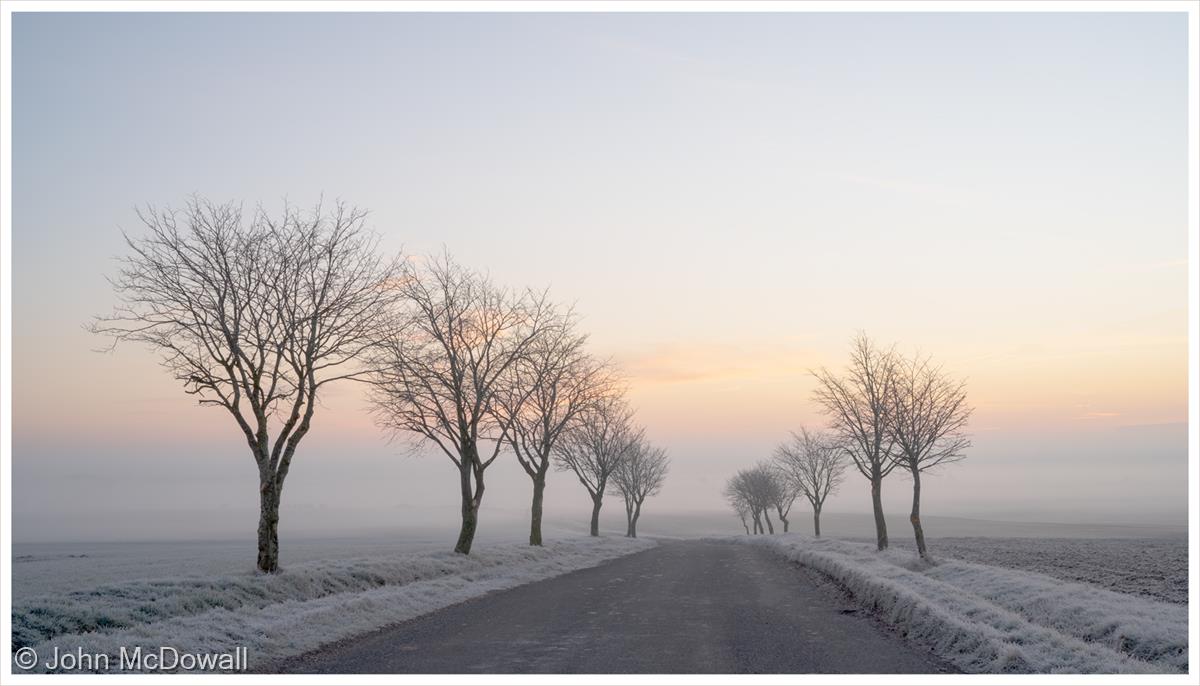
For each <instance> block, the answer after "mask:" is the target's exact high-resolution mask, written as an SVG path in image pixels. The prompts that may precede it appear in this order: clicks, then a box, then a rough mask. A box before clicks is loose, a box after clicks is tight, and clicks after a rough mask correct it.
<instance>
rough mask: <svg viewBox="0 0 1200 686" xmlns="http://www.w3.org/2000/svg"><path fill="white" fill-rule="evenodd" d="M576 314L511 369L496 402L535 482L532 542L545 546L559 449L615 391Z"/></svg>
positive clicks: (502, 422) (511, 441)
mask: <svg viewBox="0 0 1200 686" xmlns="http://www.w3.org/2000/svg"><path fill="white" fill-rule="evenodd" d="M575 323H576V322H575V318H574V315H573V314H572V313H570V312H567V313H564V314H562V315H560V316H558V317H557V322H554V323H552V324H550V325H548V326H547V327H546V329H545V331H544V332H543V333H542V335H540V336H539V337H537V338H536V339H534V340H533V341H531V344H530V345H529V346H528V349H527V350H526V352H525V354H524V355H523V356H522V357H521V358H520V359H518V360H516V361H515V363H514V364H513V365H512V366H511V367H510V368H509V373H508V375H507V377H506V378H505V381H504V383H503V384H502V387H501V389H500V391H499V392H498V393H497V401H496V403H495V405H494V407H495V411H496V414H497V415H498V421H499V423H500V425H501V427H503V430H504V437H505V440H506V441H507V442H508V444H509V445H510V446H511V448H512V451H513V453H515V454H516V456H517V462H519V463H520V465H521V468H522V469H524V470H525V473H526V474H527V475H529V478H530V479H532V480H533V503H532V505H531V507H530V519H529V544H530V545H542V501H543V498H544V494H545V491H546V473H547V472H548V471H549V470H550V465H551V462H552V460H551V458H552V456H553V454H554V447H555V445H556V444H557V443H558V441H559V439H560V437H562V435H563V434H564V432H566V431H567V430H569V429H570V428H571V427H572V426H573V425H575V424H576V423H577V422H578V421H579V419H580V415H581V414H582V413H583V412H585V411H586V410H588V409H594V408H596V407H597V403H599V402H600V401H601V400H602V399H603V397H604V395H605V394H606V393H608V392H609V391H610V390H611V387H612V383H613V381H612V378H611V375H610V373H609V371H608V370H607V368H606V367H605V365H603V364H602V363H600V362H598V361H597V360H595V359H593V358H592V357H590V356H589V355H588V354H587V352H586V351H585V350H584V343H585V342H586V341H587V337H586V336H584V335H581V334H579V333H577V332H576V330H575V329H576V327H575Z"/></svg>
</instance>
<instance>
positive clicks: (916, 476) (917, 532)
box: [908, 469, 929, 560]
mask: <svg viewBox="0 0 1200 686" xmlns="http://www.w3.org/2000/svg"><path fill="white" fill-rule="evenodd" d="M912 478H913V504H912V514H911V515H909V517H908V520H909V521H910V522H912V527H913V535H914V536H916V538H917V553H918V554H920V556H921V557H922V558H923V559H926V560H928V559H929V551H928V550H926V549H925V530H924V529H922V528H921V470H919V469H913V470H912Z"/></svg>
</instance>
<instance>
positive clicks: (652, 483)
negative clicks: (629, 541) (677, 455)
mask: <svg viewBox="0 0 1200 686" xmlns="http://www.w3.org/2000/svg"><path fill="white" fill-rule="evenodd" d="M670 463H671V460H670V458H668V457H667V451H666V450H663V449H662V448H655V447H653V446H651V445H649V444H647V443H646V441H644V440H643V441H639V442H638V445H637V446H636V447H634V449H633V450H631V451H630V453H629V455H628V456H627V457H626V458H625V459H624V460H622V461H621V464H620V465H619V466H618V467H617V470H616V471H615V472H613V474H612V482H613V486H614V490H615V491H616V493H619V494H620V495H621V497H622V499H623V500H624V501H625V535H626V536H628V537H629V538H637V525H638V519H639V518H640V517H641V516H642V504H643V503H645V502H646V498H648V497H650V496H653V495H657V494H658V492H659V491H660V490H662V486H663V484H664V483H665V482H666V480H667V469H668V467H669V466H670Z"/></svg>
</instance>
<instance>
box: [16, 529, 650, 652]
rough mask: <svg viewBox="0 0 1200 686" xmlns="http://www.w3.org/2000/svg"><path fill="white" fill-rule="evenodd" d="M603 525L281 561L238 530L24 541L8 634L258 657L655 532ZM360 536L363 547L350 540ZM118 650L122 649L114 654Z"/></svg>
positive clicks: (104, 647)
mask: <svg viewBox="0 0 1200 686" xmlns="http://www.w3.org/2000/svg"><path fill="white" fill-rule="evenodd" d="M653 545H654V543H653V541H650V540H646V539H626V538H620V537H605V538H600V539H588V538H586V537H585V538H578V537H577V538H569V539H565V540H557V541H551V542H549V543H548V545H546V546H545V547H544V548H533V547H530V546H528V545H523V544H518V543H503V544H491V545H482V546H477V547H476V550H474V551H473V552H472V554H471V555H470V556H469V557H467V556H462V555H457V554H455V553H452V552H449V551H448V550H446V546H445V544H444V543H443V544H442V545H440V546H438V549H436V550H432V549H429V548H424V547H423V546H421V545H418V546H417V547H418V548H424V549H421V550H413V549H412V547H407V549H406V546H402V545H397V544H385V543H377V544H376V546H375V547H374V548H371V547H365V548H364V547H363V545H362V543H361V542H359V544H358V545H357V547H355V546H352V545H351V544H348V543H344V544H341V545H340V546H338V545H335V544H317V543H312V544H308V545H307V546H304V545H301V546H293V548H296V550H295V551H294V552H293V557H292V558H291V559H292V560H293V562H291V563H289V564H287V565H286V566H285V567H284V569H283V571H282V572H281V573H280V574H277V575H270V576H267V575H261V574H258V573H255V572H253V571H250V567H251V564H252V561H248V559H247V552H246V551H247V546H246V545H245V544H242V545H240V546H236V545H234V544H210V543H201V544H177V545H166V546H160V545H156V544H110V545H108V546H105V545H91V546H81V547H80V550H82V551H84V552H69V551H70V549H71V546H65V545H59V546H18V547H17V549H16V550H14V555H13V558H14V561H13V562H14V564H13V567H14V572H15V573H14V591H15V592H14V599H13V648H14V649H17V648H20V647H25V646H30V647H32V648H34V649H35V650H36V651H37V653H38V654H39V655H50V654H52V652H53V648H54V647H56V646H57V647H60V648H61V649H62V650H63V651H64V652H67V651H74V650H76V648H81V649H82V650H83V651H85V652H88V653H105V654H109V655H116V654H117V652H118V651H119V649H120V648H121V647H122V646H123V647H126V648H129V649H133V648H134V647H136V646H143V647H145V648H146V649H147V650H155V649H157V648H158V647H159V646H164V645H167V646H173V647H175V648H177V649H179V650H180V651H181V652H185V651H186V652H205V653H220V652H228V651H231V650H233V649H234V648H237V647H240V646H246V647H247V648H248V654H249V661H250V667H251V669H264V668H269V665H270V663H271V662H272V661H273V660H275V659H278V658H281V657H286V656H290V655H296V654H299V653H302V652H305V651H307V650H311V649H313V648H316V647H318V646H319V645H322V644H324V643H328V642H330V641H335V640H338V639H341V638H346V637H349V636H354V635H357V634H361V633H365V632H367V631H370V630H372V629H376V628H379V627H382V626H385V625H388V624H392V623H395V622H399V621H403V620H405V619H409V618H412V617H415V616H418V615H421V614H424V613H427V612H431V611H433V610H437V609H439V608H442V607H445V606H447V605H452V604H454V603H457V602H461V601H463V600H467V599H469V598H472V597H476V596H479V595H482V594H484V593H487V592H489V591H494V590H499V589H505V588H511V587H513V586H518V585H521V584H524V583H529V582H531V581H537V580H540V579H545V578H548V577H551V576H556V575H559V574H563V573H565V572H568V571H572V570H575V569H579V568H583V567H589V566H593V565H596V564H599V563H600V562H603V561H604V560H608V559H611V558H614V557H618V556H621V555H626V554H629V553H633V552H637V551H639V550H644V549H646V548H648V547H651V546H653ZM352 550H357V554H355V553H353V552H351V551H352ZM114 662H115V659H114Z"/></svg>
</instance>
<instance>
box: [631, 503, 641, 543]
mask: <svg viewBox="0 0 1200 686" xmlns="http://www.w3.org/2000/svg"><path fill="white" fill-rule="evenodd" d="M641 516H642V504H641V503H638V504H637V505H634V506H633V519H630V520H629V537H630V538H637V520H638V517H641Z"/></svg>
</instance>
